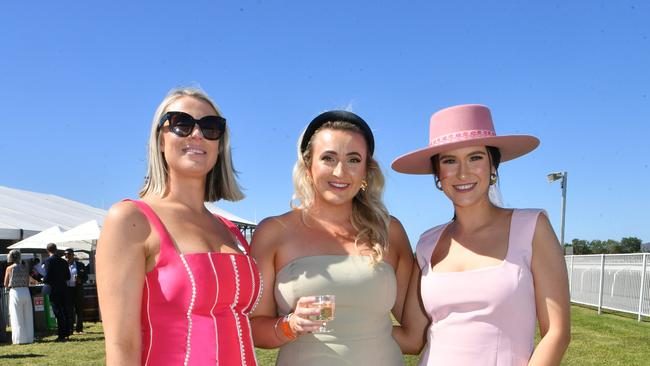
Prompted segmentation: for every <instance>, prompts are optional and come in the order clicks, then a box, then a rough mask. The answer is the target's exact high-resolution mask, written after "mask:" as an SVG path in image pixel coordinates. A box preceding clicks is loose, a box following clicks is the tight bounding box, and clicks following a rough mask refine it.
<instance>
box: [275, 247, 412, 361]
mask: <svg viewBox="0 0 650 366" xmlns="http://www.w3.org/2000/svg"><path fill="white" fill-rule="evenodd" d="M274 291H275V299H276V301H277V305H278V311H279V312H280V313H281V314H288V313H289V312H291V311H292V310H293V308H294V305H295V304H296V302H297V301H298V299H299V298H300V297H301V296H312V295H335V296H336V310H335V319H334V320H333V321H331V322H328V323H327V327H328V328H329V329H331V332H330V333H322V334H306V335H303V336H301V337H299V338H298V339H297V340H296V341H294V342H291V343H288V344H286V345H284V346H282V347H281V348H280V352H279V354H278V359H277V361H276V365H283V366H284V365H309V366H336V365H355V366H357V365H371V366H384V365H385V366H394V365H404V361H403V358H402V353H401V351H400V349H399V346H398V345H397V343H396V342H395V340H394V339H393V337H392V336H391V330H392V322H391V317H390V310H391V309H392V307H393V305H394V303H395V296H396V280H395V271H394V269H393V267H392V266H391V265H390V264H387V263H385V262H381V263H379V264H376V265H374V266H373V265H372V264H371V260H370V257H367V256H348V255H317V256H309V257H302V258H298V259H296V260H294V261H292V262H290V263H288V264H287V265H286V266H284V267H283V268H282V269H280V271H279V272H278V273H277V275H276V282H275V289H274Z"/></svg>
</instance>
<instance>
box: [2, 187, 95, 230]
mask: <svg viewBox="0 0 650 366" xmlns="http://www.w3.org/2000/svg"><path fill="white" fill-rule="evenodd" d="M104 216H106V211H105V210H102V209H99V208H95V207H92V206H89V205H86V204H83V203H80V202H76V201H72V200H69V199H66V198H63V197H59V196H55V195H52V194H45V193H37V192H30V191H24V190H21V189H15V188H9V187H4V186H0V239H5V240H21V239H24V238H27V237H29V236H31V235H34V234H36V233H38V232H41V231H43V230H47V229H49V228H51V227H52V226H55V225H58V226H60V227H61V228H62V229H70V228H73V227H75V226H77V225H79V224H82V223H84V222H87V221H88V220H97V222H98V223H99V224H100V225H101V224H102V223H103V222H104Z"/></svg>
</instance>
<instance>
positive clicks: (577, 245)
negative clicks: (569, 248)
mask: <svg viewBox="0 0 650 366" xmlns="http://www.w3.org/2000/svg"><path fill="white" fill-rule="evenodd" d="M571 245H573V254H575V255H580V254H591V248H590V247H589V242H588V241H586V240H581V239H573V240H571Z"/></svg>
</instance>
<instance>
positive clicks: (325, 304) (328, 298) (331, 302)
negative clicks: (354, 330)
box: [308, 295, 336, 333]
mask: <svg viewBox="0 0 650 366" xmlns="http://www.w3.org/2000/svg"><path fill="white" fill-rule="evenodd" d="M335 305H336V296H334V295H317V296H314V302H312V303H310V304H309V307H311V308H318V309H320V312H319V313H318V314H315V315H310V316H309V317H308V318H309V320H318V321H324V322H328V321H331V320H334V309H335V307H336V306H335ZM331 331H332V330H331V329H328V328H327V324H326V323H323V325H322V326H321V327H320V328H318V330H317V331H315V332H314V333H329V332H331Z"/></svg>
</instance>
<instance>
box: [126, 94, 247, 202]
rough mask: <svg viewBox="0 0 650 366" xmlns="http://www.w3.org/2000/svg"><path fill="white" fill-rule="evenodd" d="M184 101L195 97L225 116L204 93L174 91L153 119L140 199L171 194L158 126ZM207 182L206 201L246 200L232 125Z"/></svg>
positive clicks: (162, 103) (222, 139)
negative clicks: (233, 152) (232, 143)
mask: <svg viewBox="0 0 650 366" xmlns="http://www.w3.org/2000/svg"><path fill="white" fill-rule="evenodd" d="M182 97H192V98H195V99H198V100H201V101H203V102H205V103H207V104H208V105H210V106H211V107H212V109H214V111H215V112H217V115H218V116H221V111H219V108H218V107H217V105H216V104H215V103H214V102H213V101H212V99H210V97H209V96H208V95H207V94H206V93H205V92H204V91H203V90H201V89H199V88H196V87H182V88H177V89H172V90H171V91H170V92H169V93H168V94H167V96H166V97H165V99H163V101H162V102H160V105H158V108H156V112H155V113H154V115H153V121H152V123H151V133H150V135H149V147H148V159H147V160H148V163H147V178H146V179H145V182H144V186H143V187H142V189H140V192H139V196H140V197H144V196H145V195H147V194H155V195H158V196H162V195H163V194H165V192H166V190H167V183H168V179H169V173H168V171H167V162H166V161H165V157H164V156H163V154H162V151H161V150H160V140H161V136H162V132H161V131H160V130H159V129H158V123H159V122H160V118H162V116H163V114H165V113H167V112H168V110H167V108H168V107H169V106H170V105H171V104H172V103H173V102H175V101H176V100H178V99H180V98H182ZM205 179H206V181H205V194H204V200H205V201H209V202H213V201H218V200H220V199H225V200H228V201H238V200H241V199H242V198H244V194H243V193H242V192H241V189H240V187H239V184H238V183H237V171H235V168H234V166H233V163H232V155H231V153H230V131H229V129H228V125H226V130H225V131H224V133H223V136H221V139H220V140H219V156H218V158H217V162H216V164H215V165H214V167H213V168H212V169H210V171H209V172H208V174H207V175H206V178H205Z"/></svg>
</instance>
